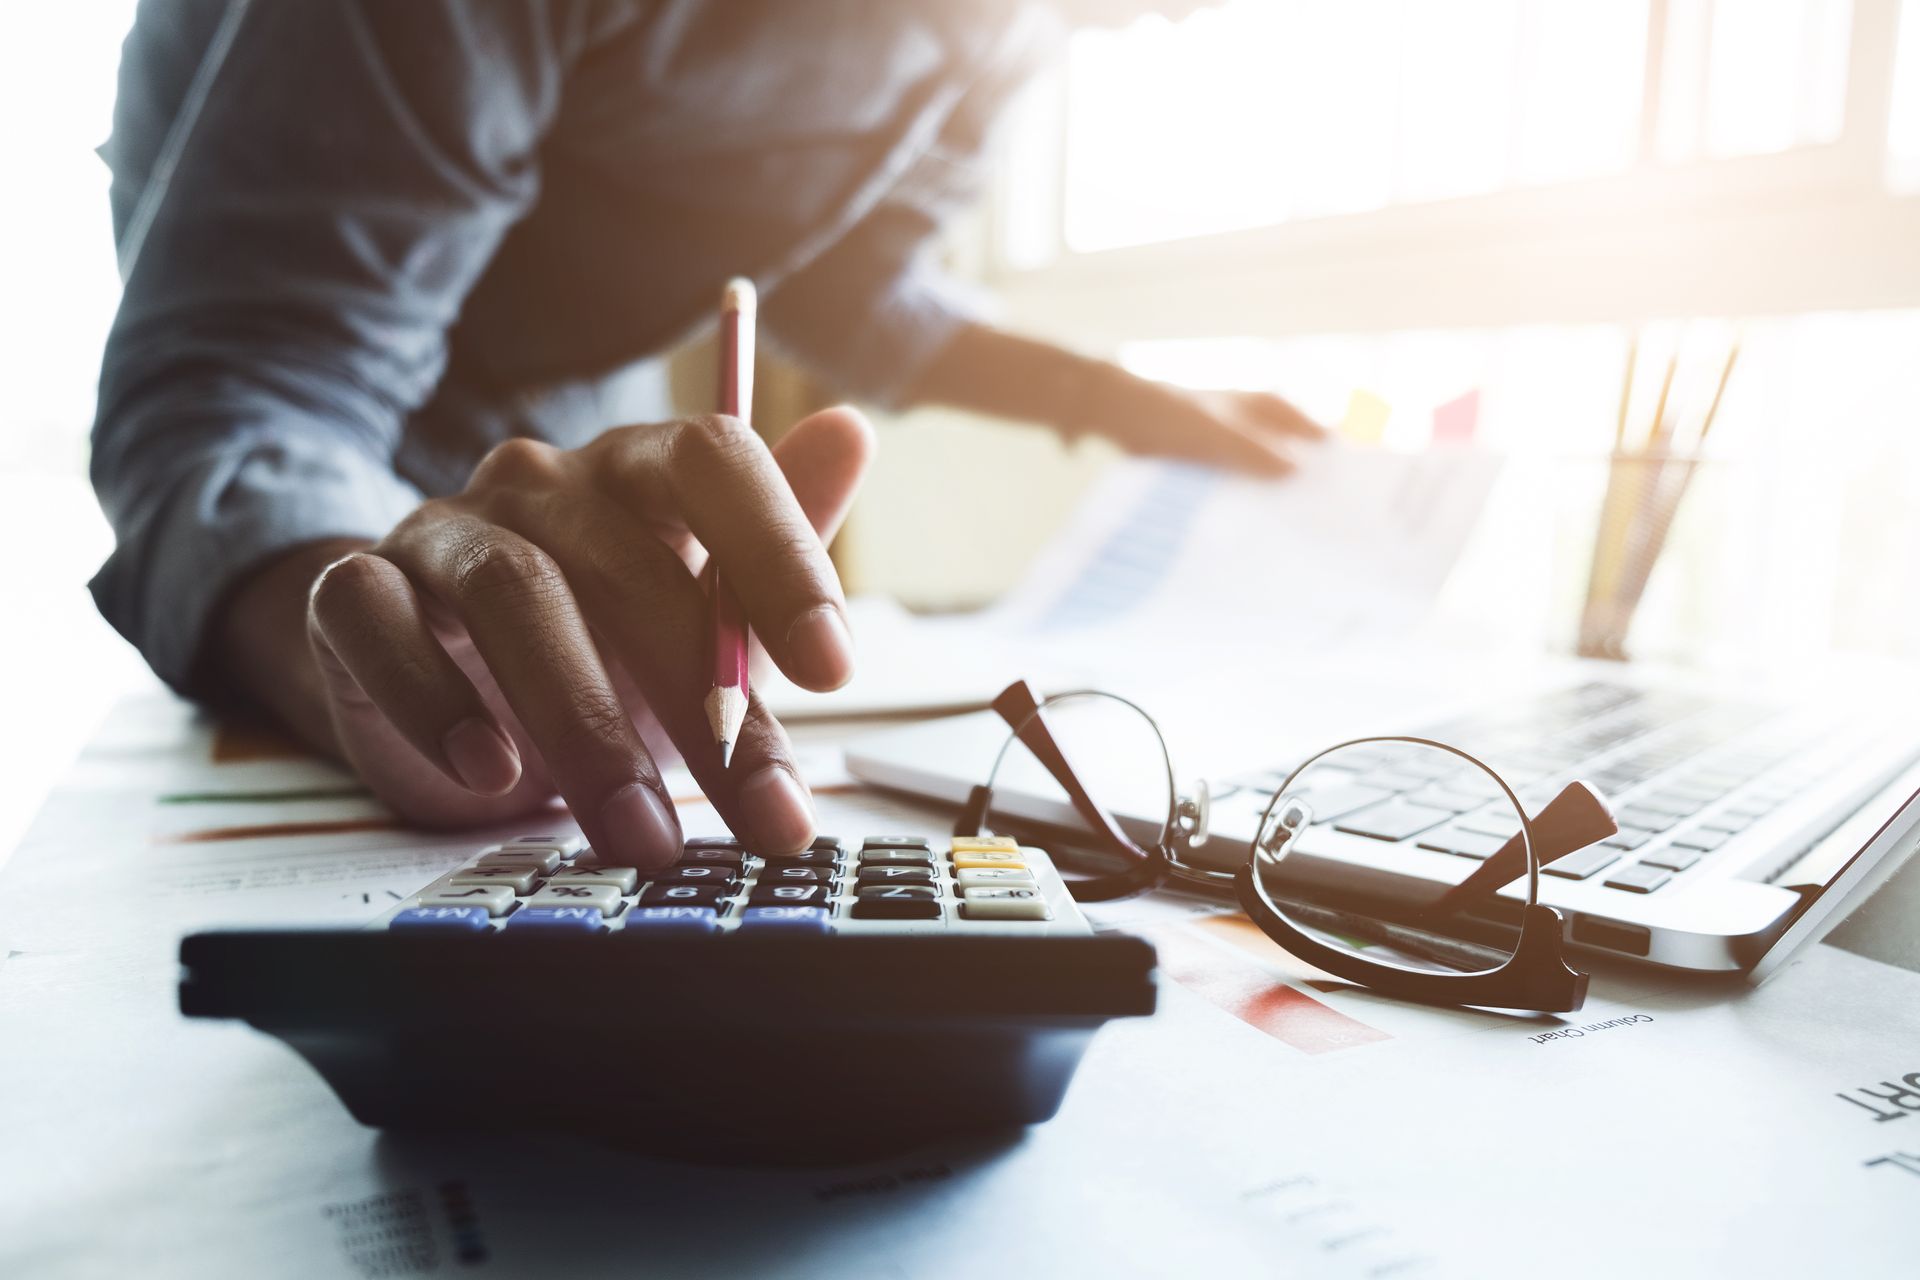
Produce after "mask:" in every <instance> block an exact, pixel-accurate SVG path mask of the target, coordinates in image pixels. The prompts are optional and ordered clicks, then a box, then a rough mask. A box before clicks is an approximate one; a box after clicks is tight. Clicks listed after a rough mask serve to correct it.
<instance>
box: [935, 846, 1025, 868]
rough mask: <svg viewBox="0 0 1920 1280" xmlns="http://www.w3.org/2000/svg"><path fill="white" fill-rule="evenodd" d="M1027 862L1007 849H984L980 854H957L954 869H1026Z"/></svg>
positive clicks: (954, 858) (954, 857)
mask: <svg viewBox="0 0 1920 1280" xmlns="http://www.w3.org/2000/svg"><path fill="white" fill-rule="evenodd" d="M1026 865H1027V864H1026V861H1025V860H1024V859H1023V858H1021V856H1020V855H1019V854H1018V853H1008V852H1007V851H1006V850H1005V849H982V850H981V851H980V852H978V853H955V854H954V855H953V869H954V870H955V871H965V870H967V869H968V868H970V867H1024V866H1026Z"/></svg>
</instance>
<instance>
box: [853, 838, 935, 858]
mask: <svg viewBox="0 0 1920 1280" xmlns="http://www.w3.org/2000/svg"><path fill="white" fill-rule="evenodd" d="M860 848H861V850H862V851H863V852H866V853H872V852H874V851H875V850H884V849H895V850H908V851H911V850H918V851H919V852H921V853H926V854H931V853H932V852H933V846H932V845H930V844H928V843H927V842H926V841H925V840H923V839H921V838H920V837H919V836H868V837H867V838H866V839H865V840H863V841H861V842H860Z"/></svg>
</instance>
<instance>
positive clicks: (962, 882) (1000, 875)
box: [953, 867, 1033, 889]
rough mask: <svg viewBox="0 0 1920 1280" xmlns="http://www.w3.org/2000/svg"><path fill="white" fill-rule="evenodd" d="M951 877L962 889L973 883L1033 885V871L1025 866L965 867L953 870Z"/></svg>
mask: <svg viewBox="0 0 1920 1280" xmlns="http://www.w3.org/2000/svg"><path fill="white" fill-rule="evenodd" d="M953 879H954V883H956V884H958V885H959V886H960V887H961V888H962V889H966V888H969V887H971V886H974V885H982V886H991V885H1005V886H1024V887H1026V888H1029V889H1031V888H1032V887H1033V873H1032V872H1030V871H1028V870H1027V869H1026V868H1025V867H967V868H965V869H964V870H961V871H956V872H954V873H953Z"/></svg>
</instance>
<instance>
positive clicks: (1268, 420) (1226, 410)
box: [1068, 368, 1327, 476]
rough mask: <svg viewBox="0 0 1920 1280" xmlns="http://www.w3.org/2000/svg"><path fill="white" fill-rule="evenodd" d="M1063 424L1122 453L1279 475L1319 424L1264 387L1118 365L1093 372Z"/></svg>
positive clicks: (1318, 431)
mask: <svg viewBox="0 0 1920 1280" xmlns="http://www.w3.org/2000/svg"><path fill="white" fill-rule="evenodd" d="M1097 382H1098V386H1099V389H1098V390H1097V391H1095V392H1094V393H1093V394H1090V395H1089V396H1088V397H1087V398H1086V400H1085V402H1084V407H1083V408H1082V410H1081V414H1080V415H1079V417H1078V420H1077V421H1076V422H1075V423H1074V424H1073V425H1072V426H1070V427H1069V428H1068V429H1069V430H1070V431H1086V432H1089V433H1091V434H1095V435H1101V436H1105V437H1106V438H1107V439H1109V440H1111V441H1113V442H1114V443H1115V444H1117V445H1119V446H1120V447H1121V448H1122V449H1125V450H1126V451H1127V452H1128V453H1141V454H1151V455H1154V456H1156V457H1162V458H1181V459H1185V460H1187V461H1190V462H1205V463H1210V464H1212V465H1214V466H1217V467H1227V468H1230V469H1232V470H1236V471H1246V472H1250V473H1252V474H1254V475H1264V476H1284V475H1287V474H1288V473H1290V472H1291V471H1292V470H1293V469H1294V467H1295V465H1296V463H1295V460H1294V454H1295V451H1296V450H1297V449H1298V448H1299V447H1300V445H1301V444H1303V443H1305V442H1308V441H1313V440H1320V439H1323V438H1325V436H1326V434H1327V432H1326V429H1325V428H1324V427H1322V426H1320V425H1319V424H1318V423H1316V422H1314V420H1313V419H1311V418H1309V417H1307V415H1306V414H1304V413H1301V412H1300V411H1299V410H1298V409H1296V408H1294V407H1293V405H1291V404H1290V403H1288V402H1287V401H1285V400H1283V399H1281V398H1280V397H1279V396H1276V395H1273V394H1271V393H1269V392H1264V391H1194V390H1189V389H1188V388H1185V387H1176V386H1172V385H1170V384H1168V383H1164V382H1150V381H1148V380H1147V379H1145V378H1137V377H1134V376H1133V375H1132V374H1130V373H1127V372H1125V371H1124V370H1120V369H1111V368H1110V369H1108V370H1107V371H1105V373H1104V375H1102V376H1100V377H1099V378H1098V379H1097Z"/></svg>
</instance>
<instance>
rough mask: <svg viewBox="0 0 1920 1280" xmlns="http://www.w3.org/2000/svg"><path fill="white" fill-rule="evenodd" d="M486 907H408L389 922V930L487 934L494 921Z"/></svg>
mask: <svg viewBox="0 0 1920 1280" xmlns="http://www.w3.org/2000/svg"><path fill="white" fill-rule="evenodd" d="M492 918H493V917H492V913H490V912H489V911H488V910H487V909H486V908H485V907H408V908H407V909H406V910H404V911H401V912H399V913H397V914H396V915H395V916H394V917H393V919H392V920H390V921H388V922H387V928H389V929H441V930H445V931H446V932H448V933H485V932H486V930H487V921H488V920H490V919H492Z"/></svg>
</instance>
